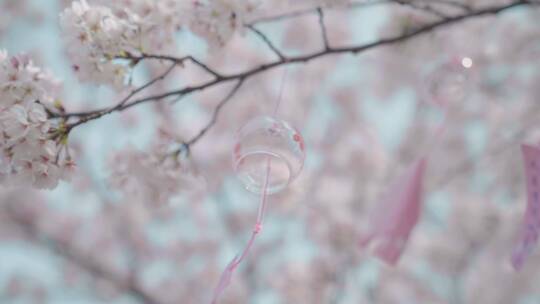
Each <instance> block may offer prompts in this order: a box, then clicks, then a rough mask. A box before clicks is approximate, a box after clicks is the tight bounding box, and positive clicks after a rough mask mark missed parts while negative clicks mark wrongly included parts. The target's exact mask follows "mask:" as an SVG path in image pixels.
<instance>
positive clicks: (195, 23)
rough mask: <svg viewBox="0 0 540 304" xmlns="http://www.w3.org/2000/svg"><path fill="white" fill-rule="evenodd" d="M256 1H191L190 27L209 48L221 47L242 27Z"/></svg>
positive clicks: (252, 10)
mask: <svg viewBox="0 0 540 304" xmlns="http://www.w3.org/2000/svg"><path fill="white" fill-rule="evenodd" d="M258 3H259V1H256V0H196V1H193V9H194V11H193V16H192V19H191V22H190V29H191V31H192V32H194V33H195V34H197V35H199V36H200V37H202V38H204V39H205V40H206V41H207V43H208V44H209V47H210V49H215V48H221V47H223V46H224V45H225V44H226V43H227V42H228V41H229V40H230V39H231V38H232V37H233V35H234V33H235V32H237V31H239V30H242V29H243V26H244V22H245V20H246V18H247V17H248V16H249V14H250V13H253V12H254V11H255V9H256V7H257V5H258Z"/></svg>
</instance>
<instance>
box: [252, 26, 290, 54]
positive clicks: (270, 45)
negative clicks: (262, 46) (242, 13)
mask: <svg viewBox="0 0 540 304" xmlns="http://www.w3.org/2000/svg"><path fill="white" fill-rule="evenodd" d="M246 27H247V28H248V29H250V30H251V31H252V32H254V33H255V34H256V35H257V36H259V37H260V38H261V40H262V41H264V43H266V45H267V46H268V47H269V48H270V49H271V50H272V51H273V52H274V54H276V55H277V56H278V58H279V59H280V60H284V59H285V56H284V55H283V53H281V51H280V50H278V48H277V47H276V46H275V45H274V44H273V43H272V41H270V39H268V37H266V35H265V34H264V33H263V32H261V31H259V30H258V29H256V28H255V26H254V25H246Z"/></svg>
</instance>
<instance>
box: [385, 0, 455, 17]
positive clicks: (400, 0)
mask: <svg viewBox="0 0 540 304" xmlns="http://www.w3.org/2000/svg"><path fill="white" fill-rule="evenodd" d="M394 2H395V3H397V4H399V5H405V6H408V7H410V8H412V9H414V10H418V11H423V12H427V13H429V14H432V15H434V16H436V17H439V18H441V19H446V18H448V17H449V16H448V15H446V14H444V13H443V12H441V11H439V10H438V9H436V8H434V7H432V6H431V5H429V4H426V3H423V4H420V3H416V1H411V0H409V1H405V0H394Z"/></svg>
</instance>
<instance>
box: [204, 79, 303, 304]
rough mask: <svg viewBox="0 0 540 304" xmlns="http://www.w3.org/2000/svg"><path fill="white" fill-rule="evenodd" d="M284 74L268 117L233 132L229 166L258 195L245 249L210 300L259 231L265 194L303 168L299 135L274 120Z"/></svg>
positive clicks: (283, 185)
mask: <svg viewBox="0 0 540 304" xmlns="http://www.w3.org/2000/svg"><path fill="white" fill-rule="evenodd" d="M285 79H286V74H285V75H284V76H283V80H282V84H281V88H280V90H279V96H278V99H277V101H276V105H275V108H274V111H273V113H272V115H270V116H260V117H256V118H254V119H252V120H250V121H249V122H248V123H246V124H245V125H244V126H243V127H242V128H240V130H239V131H238V133H237V136H236V143H235V145H234V150H233V167H234V171H235V173H236V175H237V177H238V179H239V180H240V181H241V182H242V183H243V185H244V187H245V188H246V189H247V190H248V191H250V192H252V193H254V194H257V195H259V206H258V211H257V218H256V220H255V225H254V227H253V231H252V233H251V237H250V239H249V240H248V242H247V244H246V246H245V247H244V249H243V250H242V252H241V253H240V254H239V255H236V256H235V257H234V258H233V259H232V261H231V262H230V263H229V264H228V265H227V267H226V268H225V270H224V271H223V273H222V274H221V277H220V280H219V283H218V285H217V286H216V288H215V289H214V294H213V297H212V302H211V303H212V304H216V303H218V301H219V299H220V297H221V296H222V294H223V292H224V291H225V289H226V288H227V286H228V285H229V284H230V282H231V279H232V275H233V274H234V271H235V270H236V268H237V267H238V265H239V264H240V263H241V262H242V261H243V260H244V259H245V258H246V256H247V255H248V253H249V251H250V249H251V247H252V246H253V243H254V242H255V238H256V237H257V235H258V234H259V233H261V231H262V229H263V221H264V215H265V213H266V207H267V205H268V195H271V194H275V193H278V192H281V191H283V190H285V189H287V187H288V186H289V184H290V183H291V182H292V181H293V180H294V179H295V178H296V177H297V176H298V175H299V174H300V172H301V171H302V167H303V165H304V159H305V147H304V139H303V138H302V135H301V134H300V133H299V132H298V131H297V130H296V129H295V128H293V127H292V126H291V125H290V124H289V123H287V122H286V121H283V120H281V119H279V118H278V116H277V112H278V109H279V105H280V103H281V97H282V93H283V87H284V83H285Z"/></svg>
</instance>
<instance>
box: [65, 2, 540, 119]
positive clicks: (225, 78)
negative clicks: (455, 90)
mask: <svg viewBox="0 0 540 304" xmlns="http://www.w3.org/2000/svg"><path fill="white" fill-rule="evenodd" d="M533 4H535V5H538V4H539V3H538V2H536V1H534V2H533V1H527V0H520V1H514V2H512V3H509V4H504V5H498V6H490V7H484V8H482V9H478V10H475V11H472V12H469V13H465V14H462V15H458V16H452V17H448V18H446V19H443V20H440V21H436V22H432V23H429V24H427V25H424V26H422V27H419V28H416V29H414V30H412V31H408V32H406V33H403V34H400V35H396V36H393V37H389V38H383V39H380V40H377V41H374V42H371V43H367V44H362V45H357V46H348V47H333V48H331V49H327V50H322V51H319V52H315V53H311V54H306V55H300V56H295V57H284V58H282V59H279V60H277V61H274V62H270V63H266V64H262V65H260V66H258V67H255V68H252V69H248V70H246V71H243V72H240V73H236V74H229V75H221V74H218V75H219V76H217V77H216V78H215V79H213V80H210V81H208V82H205V83H202V84H199V85H196V86H188V87H184V88H181V89H178V90H173V91H169V92H165V93H162V94H157V95H154V96H148V97H145V98H141V99H138V100H134V101H132V102H129V103H126V104H124V105H122V106H121V107H119V108H117V109H115V111H122V110H125V109H128V108H130V107H133V106H136V105H139V104H142V103H146V102H155V101H158V100H163V99H165V98H168V97H171V96H176V97H183V96H186V95H189V94H192V93H194V92H198V91H202V90H205V89H207V88H210V87H213V86H216V85H220V84H223V83H226V82H229V81H234V80H236V81H238V80H245V79H247V78H249V77H251V76H254V75H256V74H260V73H263V72H266V71H268V70H271V69H273V68H276V67H280V66H284V65H288V64H296V63H306V62H309V61H311V60H315V59H318V58H320V57H324V56H330V55H337V54H345V53H349V54H353V55H355V54H359V53H361V52H364V51H367V50H371V49H374V48H377V47H381V46H386V45H392V44H396V43H400V42H404V41H407V40H410V39H412V38H415V37H418V36H421V35H423V34H426V33H429V32H431V31H434V30H437V29H440V28H444V27H447V26H450V25H453V24H456V23H458V22H461V21H465V20H467V19H473V18H476V17H482V16H490V15H497V14H499V13H501V12H503V11H507V10H510V9H512V8H515V7H518V6H524V5H533ZM146 57H147V58H155V59H167V58H168V59H169V60H186V59H175V58H174V57H173V58H170V57H166V56H152V55H148V56H146ZM185 58H189V57H185ZM109 110H110V109H104V110H98V111H92V112H88V114H85V113H78V114H77V115H76V116H79V117H81V120H84V122H87V121H90V120H94V119H97V118H100V117H101V116H103V115H106V114H109V113H111V112H114V111H109ZM94 113H98V114H94ZM72 116H73V114H72Z"/></svg>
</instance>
